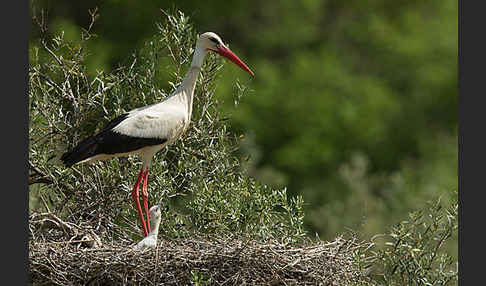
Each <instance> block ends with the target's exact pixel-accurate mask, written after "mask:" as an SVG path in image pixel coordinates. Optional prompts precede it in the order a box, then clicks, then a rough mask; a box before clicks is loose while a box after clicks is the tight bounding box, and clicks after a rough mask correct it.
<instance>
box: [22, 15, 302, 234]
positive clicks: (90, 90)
mask: <svg viewBox="0 0 486 286" xmlns="http://www.w3.org/2000/svg"><path fill="white" fill-rule="evenodd" d="M92 17H93V20H94V19H95V18H96V13H93V14H92ZM163 17H164V22H163V23H159V24H158V25H157V27H158V31H157V33H156V35H155V36H153V37H152V38H151V39H150V40H148V41H147V42H146V43H145V45H144V46H143V47H142V48H141V49H140V51H138V52H135V53H133V54H132V56H131V57H130V59H129V61H127V62H128V63H129V64H128V65H127V66H123V65H121V66H120V67H118V68H117V69H116V70H114V71H113V72H104V71H99V72H98V73H97V74H96V75H94V76H90V75H89V74H88V73H87V70H86V65H85V64H86V60H87V58H88V51H87V50H86V49H85V47H86V43H87V41H89V39H90V38H91V37H89V35H90V34H89V33H90V32H89V30H85V33H86V34H85V35H84V36H83V37H82V38H81V40H80V41H79V42H74V41H73V42H71V41H67V40H66V39H65V38H64V37H63V33H62V32H60V33H59V34H56V35H55V36H54V38H53V39H52V40H51V41H50V40H48V39H45V38H44V39H42V41H41V42H40V43H39V45H32V46H31V55H32V57H31V60H30V70H29V99H30V106H29V111H30V118H31V124H30V130H29V132H30V133H29V138H30V150H29V151H30V152H29V164H30V172H31V176H30V180H29V183H30V185H31V192H32V193H31V208H32V210H33V211H41V210H42V209H44V210H45V211H49V210H53V208H55V211H56V212H57V213H61V214H62V217H63V218H64V219H67V220H68V221H78V220H84V221H90V222H92V223H93V224H97V225H101V226H103V227H104V228H105V229H106V231H107V233H108V234H107V236H106V237H105V238H106V239H117V238H122V237H125V238H126V237H127V236H131V234H130V233H131V232H132V233H139V231H140V228H139V227H138V226H137V225H136V224H134V222H138V217H137V213H136V211H134V209H133V202H132V200H131V196H130V191H131V187H132V184H133V183H134V180H135V178H136V177H137V174H138V169H139V168H140V162H139V161H138V160H137V159H136V158H135V157H123V158H119V159H112V160H109V161H103V162H97V163H94V164H89V165H87V164H81V165H76V166H74V167H73V168H65V167H63V166H61V165H60V164H59V163H58V162H57V159H56V158H57V157H58V156H59V155H60V154H61V153H62V152H64V151H66V150H67V149H68V148H70V147H73V146H74V145H75V144H76V143H78V142H79V141H80V140H81V139H83V138H84V137H86V136H89V135H92V134H93V133H95V132H96V131H97V130H99V129H100V128H102V127H103V126H104V125H105V124H106V123H107V122H108V121H109V120H110V119H112V118H113V117H115V116H117V115H120V114H122V113H124V112H126V111H128V110H131V109H133V108H135V107H139V106H143V105H148V104H152V103H155V102H158V101H160V100H163V99H164V98H165V97H166V96H167V95H168V94H169V93H170V92H171V91H172V90H173V89H175V85H176V84H177V83H178V82H180V80H181V79H182V77H183V75H184V73H185V71H186V70H187V68H188V64H189V63H190V60H191V57H192V52H193V46H194V43H195V40H196V38H197V34H196V31H195V30H194V29H193V26H192V24H191V23H190V22H189V19H188V17H187V16H185V15H184V14H183V13H182V12H174V13H172V14H165V15H164V16H163ZM40 53H44V54H45V55H44V56H40ZM222 66H223V61H222V60H221V59H220V58H219V57H217V56H214V55H211V56H209V59H207V60H206V63H205V64H204V66H203V67H202V70H201V75H200V76H199V78H198V81H197V84H196V90H195V100H194V101H195V102H194V110H193V118H192V122H191V125H190V127H189V130H188V131H187V132H186V134H185V135H184V136H183V138H182V139H181V140H179V141H178V142H176V143H175V144H173V145H171V146H169V148H167V150H165V151H164V152H160V153H159V154H157V156H156V157H155V159H154V163H153V164H152V167H151V169H150V173H149V174H150V175H149V181H150V182H149V201H150V203H151V204H154V203H156V202H159V201H160V202H161V203H163V204H164V205H165V207H166V211H165V212H164V214H163V219H162V221H163V222H162V225H161V230H162V232H163V234H164V235H166V236H167V237H169V238H175V237H181V236H183V237H184V236H189V235H191V234H192V233H194V232H196V233H197V232H202V233H214V234H219V235H221V234H224V235H238V236H247V237H249V238H255V239H256V238H258V239H264V240H265V239H272V238H278V239H280V240H282V241H285V242H297V241H300V240H301V239H302V238H303V237H304V234H305V232H304V230H303V201H302V199H301V198H300V197H297V198H288V197H287V193H286V189H282V190H278V189H273V188H270V187H267V186H265V185H261V184H258V183H256V182H255V181H254V179H252V178H248V177H246V176H244V175H243V174H242V171H241V167H240V165H239V160H238V158H237V156H236V153H235V151H236V150H237V149H238V139H237V138H236V137H235V135H233V134H232V133H231V132H229V131H228V129H227V122H228V120H227V119H228V118H226V117H223V116H222V115H221V114H220V112H219V108H220V107H219V104H218V102H217V101H216V100H215V99H214V94H215V86H216V84H217V82H218V81H219V72H220V69H221V67H222ZM162 74H164V75H165V77H162V76H161V75H162ZM162 81H168V82H169V84H168V86H169V87H168V89H170V90H167V89H164V88H161V87H160V82H162ZM240 87H241V88H240V91H239V92H240V93H239V95H240V96H243V95H244V94H243V93H244V90H246V87H244V86H243V85H240ZM242 92H243V93H242ZM37 199H38V200H37ZM40 202H44V203H43V204H42V205H41V204H40ZM113 224H116V225H117V226H122V228H121V229H123V230H124V231H118V232H117V233H113V230H114V229H120V228H114V227H112V226H113Z"/></svg>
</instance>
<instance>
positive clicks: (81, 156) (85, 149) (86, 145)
mask: <svg viewBox="0 0 486 286" xmlns="http://www.w3.org/2000/svg"><path fill="white" fill-rule="evenodd" d="M97 149H98V142H97V140H96V139H95V136H91V137H88V138H86V139H85V140H83V141H81V142H80V143H79V144H78V145H76V147H74V149H72V150H71V151H68V152H66V153H64V154H62V156H61V160H62V162H63V163H64V165H66V167H71V166H72V165H74V164H76V163H79V162H81V161H83V160H86V159H88V158H90V157H93V156H95V155H97V152H96V150H97Z"/></svg>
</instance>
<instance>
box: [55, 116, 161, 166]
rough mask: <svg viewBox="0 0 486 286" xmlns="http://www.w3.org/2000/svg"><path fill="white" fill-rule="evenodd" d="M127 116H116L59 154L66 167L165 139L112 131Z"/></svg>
mask: <svg viewBox="0 0 486 286" xmlns="http://www.w3.org/2000/svg"><path fill="white" fill-rule="evenodd" d="M127 117H128V113H125V114H122V115H120V116H118V117H116V118H115V119H113V120H112V121H110V122H109V123H108V124H107V125H106V127H105V128H103V129H102V130H101V131H100V132H98V133H97V134H96V135H93V136H90V137H88V138H86V139H84V140H83V141H81V142H80V143H79V144H78V145H76V147H74V148H73V149H72V150H71V151H69V152H66V153H64V154H63V155H62V156H61V160H62V161H63V163H64V164H65V165H66V166H67V167H71V166H72V165H74V164H76V163H78V162H80V161H83V160H86V159H88V158H91V157H93V156H96V155H99V154H110V155H113V154H120V153H127V152H132V151H135V150H138V149H141V148H143V147H147V146H153V145H160V144H163V143H165V142H166V141H167V139H166V138H140V137H133V136H128V135H124V134H121V133H118V132H114V131H113V128H114V127H116V126H117V125H118V124H119V123H120V122H122V121H123V120H125V119H126V118H127Z"/></svg>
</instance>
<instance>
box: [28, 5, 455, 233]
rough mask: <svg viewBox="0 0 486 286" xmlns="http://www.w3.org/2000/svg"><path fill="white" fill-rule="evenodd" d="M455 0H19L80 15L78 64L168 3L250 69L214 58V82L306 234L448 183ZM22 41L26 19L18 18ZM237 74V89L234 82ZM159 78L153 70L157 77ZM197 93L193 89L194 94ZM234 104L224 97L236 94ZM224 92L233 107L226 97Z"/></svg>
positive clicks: (374, 222) (432, 193)
mask: <svg viewBox="0 0 486 286" xmlns="http://www.w3.org/2000/svg"><path fill="white" fill-rule="evenodd" d="M457 6H458V4H457V1H451V0H429V1H416V0H408V1H402V0H396V1H386V0H372V1H355V0H349V1H335V0H334V1H326V0H305V1H289V0H287V1H223V0H217V1H210V2H208V1H203V2H202V1H194V0H191V1H150V0H144V1H122V0H105V1H93V0H85V1H31V9H30V13H31V14H33V13H35V14H36V15H39V13H40V11H41V10H44V16H46V18H45V19H47V23H48V27H49V29H50V31H51V33H60V32H61V31H64V37H65V38H66V39H68V40H69V39H72V40H73V41H77V40H78V39H79V37H80V33H81V27H85V28H87V27H88V26H89V23H90V15H89V13H88V10H89V9H94V8H95V7H97V8H98V13H99V14H100V17H99V18H98V20H97V21H96V22H95V24H94V26H93V27H92V32H94V33H95V34H97V35H98V36H97V37H96V38H95V39H93V40H91V41H90V42H89V45H88V50H89V51H90V53H91V56H90V57H89V58H88V61H87V64H88V67H89V70H90V71H91V72H92V74H96V71H100V70H103V71H105V72H110V71H111V70H113V69H115V68H116V67H117V66H118V65H127V64H129V58H130V55H131V53H132V52H133V51H135V50H136V49H138V48H140V47H141V46H142V45H143V43H144V42H145V41H146V40H148V39H150V37H151V36H152V35H153V34H155V32H156V25H155V23H156V22H160V21H162V19H163V17H164V16H163V13H162V12H161V11H160V9H164V10H167V11H170V10H173V9H175V8H176V9H180V10H181V11H183V12H184V13H185V14H186V15H188V16H190V17H191V20H192V22H193V23H194V24H195V28H196V29H197V30H198V31H199V32H201V33H202V32H206V31H213V32H216V33H217V34H219V35H220V36H221V37H222V39H223V41H225V42H226V43H229V45H230V47H231V49H232V50H233V51H234V52H235V53H236V54H237V55H238V56H239V57H240V58H241V59H242V60H243V61H244V62H245V63H246V64H247V65H248V66H249V67H250V68H251V69H252V70H253V71H254V72H255V77H254V78H250V77H249V76H248V75H247V74H246V73H244V72H242V71H241V70H240V69H238V67H236V66H234V65H232V64H226V65H225V67H224V69H223V71H222V73H221V80H220V81H219V83H218V87H217V90H216V94H217V98H218V99H219V100H220V101H221V102H223V103H224V104H223V107H224V110H223V112H224V113H226V114H228V116H231V118H232V121H231V126H232V128H233V131H234V132H235V133H237V134H242V135H243V136H244V137H243V138H244V139H243V140H242V145H241V147H242V148H241V160H242V162H243V163H244V164H243V165H244V166H245V170H246V172H247V173H248V175H250V176H253V177H255V178H257V179H258V180H259V181H260V182H262V183H264V184H267V185H271V186H276V187H283V186H286V187H287V188H288V191H289V192H290V194H294V195H295V194H302V195H303V198H304V201H305V203H306V220H305V222H306V228H307V230H308V231H309V234H310V236H314V234H315V233H317V234H318V235H319V236H320V238H321V239H333V238H334V237H335V236H336V235H338V234H339V233H341V232H343V231H345V230H346V229H353V230H356V231H360V232H362V233H364V234H369V235H372V234H376V233H382V232H384V231H385V230H386V229H387V228H388V227H389V226H390V225H392V224H394V223H397V222H399V221H400V220H403V219H406V216H407V213H408V212H409V211H411V210H415V209H418V208H421V207H423V206H425V203H426V201H427V200H435V199H437V198H438V197H441V200H442V201H445V202H446V203H447V202H448V201H451V200H453V199H454V198H455V197H456V196H457V193H455V192H454V191H457V46H458V44H457V38H458V32H457V13H458V10H457ZM30 33H31V34H30V45H31V47H33V46H35V45H38V42H37V41H38V38H39V36H40V33H39V29H38V28H37V27H36V25H35V24H34V23H31V29H30ZM237 80H239V82H240V83H242V84H245V85H247V86H248V87H249V89H250V92H249V95H248V96H246V97H243V98H241V99H240V98H238V97H237V96H236V95H235V90H236V89H235V84H236V83H237ZM168 85H169V83H168V82H167V81H166V80H165V78H164V77H163V76H162V75H161V82H160V86H168ZM196 96H197V95H196ZM236 103H238V104H236ZM236 105H237V106H236Z"/></svg>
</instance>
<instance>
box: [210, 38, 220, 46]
mask: <svg viewBox="0 0 486 286" xmlns="http://www.w3.org/2000/svg"><path fill="white" fill-rule="evenodd" d="M209 40H210V41H211V42H213V43H215V44H216V45H218V44H219V42H218V40H216V38H213V37H211V38H209Z"/></svg>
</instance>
